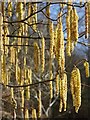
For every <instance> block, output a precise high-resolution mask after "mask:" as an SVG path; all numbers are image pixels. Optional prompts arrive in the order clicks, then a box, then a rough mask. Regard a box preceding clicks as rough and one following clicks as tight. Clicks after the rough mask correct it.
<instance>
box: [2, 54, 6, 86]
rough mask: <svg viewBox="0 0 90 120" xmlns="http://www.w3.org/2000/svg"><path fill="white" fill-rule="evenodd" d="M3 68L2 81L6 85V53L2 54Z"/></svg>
mask: <svg viewBox="0 0 90 120" xmlns="http://www.w3.org/2000/svg"><path fill="white" fill-rule="evenodd" d="M1 61H2V69H1V74H2V83H3V84H4V85H6V84H7V83H6V57H5V55H3V56H2V59H1Z"/></svg>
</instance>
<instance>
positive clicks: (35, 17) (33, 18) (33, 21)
mask: <svg viewBox="0 0 90 120" xmlns="http://www.w3.org/2000/svg"><path fill="white" fill-rule="evenodd" d="M31 8H32V14H33V13H35V12H37V3H35V4H32V7H31ZM36 23H37V13H36V14H34V15H33V16H32V24H33V26H32V27H33V29H34V30H35V31H36V30H37V24H36Z"/></svg>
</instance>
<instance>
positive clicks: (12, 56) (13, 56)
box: [10, 47, 16, 65]
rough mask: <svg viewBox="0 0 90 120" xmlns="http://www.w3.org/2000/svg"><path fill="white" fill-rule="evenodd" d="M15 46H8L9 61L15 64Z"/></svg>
mask: <svg viewBox="0 0 90 120" xmlns="http://www.w3.org/2000/svg"><path fill="white" fill-rule="evenodd" d="M15 53H16V52H15V48H14V47H10V59H11V60H10V61H11V64H14V65H15Z"/></svg>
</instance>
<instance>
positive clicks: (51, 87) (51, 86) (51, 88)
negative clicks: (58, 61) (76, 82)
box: [50, 70, 53, 100]
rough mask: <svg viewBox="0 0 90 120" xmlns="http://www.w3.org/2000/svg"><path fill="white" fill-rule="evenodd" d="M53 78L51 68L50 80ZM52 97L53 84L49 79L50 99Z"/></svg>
mask: <svg viewBox="0 0 90 120" xmlns="http://www.w3.org/2000/svg"><path fill="white" fill-rule="evenodd" d="M52 79H53V73H52V70H50V80H52ZM52 98H53V84H52V81H50V100H51V99H52Z"/></svg>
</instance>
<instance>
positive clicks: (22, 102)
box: [21, 71, 24, 112]
mask: <svg viewBox="0 0 90 120" xmlns="http://www.w3.org/2000/svg"><path fill="white" fill-rule="evenodd" d="M22 75H23V71H22ZM21 85H24V79H22V81H21ZM21 107H22V108H24V89H23V88H21ZM23 111H24V109H22V112H23Z"/></svg>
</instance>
